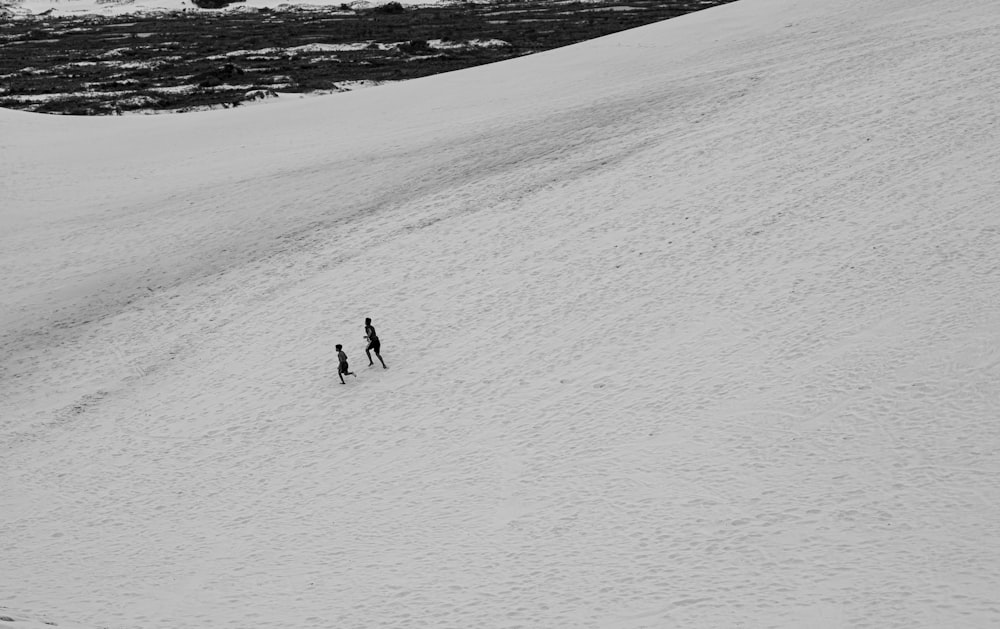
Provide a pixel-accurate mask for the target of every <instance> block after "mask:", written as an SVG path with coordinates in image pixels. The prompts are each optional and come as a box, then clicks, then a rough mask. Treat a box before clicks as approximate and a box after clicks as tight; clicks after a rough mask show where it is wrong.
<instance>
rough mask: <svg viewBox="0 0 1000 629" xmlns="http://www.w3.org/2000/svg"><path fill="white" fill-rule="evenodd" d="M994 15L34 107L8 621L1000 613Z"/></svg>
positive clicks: (780, 24) (21, 262)
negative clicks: (279, 90) (122, 112)
mask: <svg viewBox="0 0 1000 629" xmlns="http://www.w3.org/2000/svg"><path fill="white" fill-rule="evenodd" d="M998 48H1000V4H997V3H996V2H995V0H965V1H963V2H960V3H953V4H951V5H948V6H942V4H941V3H939V2H930V1H929V0H881V1H880V2H870V1H868V0H840V1H839V2H826V1H824V0H743V1H741V2H738V3H734V4H730V5H726V6H724V7H719V8H715V9H710V10H707V11H704V12H699V13H696V14H691V15H687V16H685V17H682V18H678V19H676V20H671V21H668V22H665V23H661V24H657V25H652V26H649V27H645V28H642V29H637V30H633V31H629V32H626V33H621V34H618V35H615V36H611V37H607V38H603V39H599V40H595V41H592V42H588V43H585V44H581V45H577V46H572V47H568V48H564V49H560V50H555V51H551V52H548V53H544V54H539V55H534V56H531V57H524V58H520V59H517V60H514V61H510V62H505V63H501V64H495V65H490V66H485V67H480V68H476V69H472V70H467V71H462V72H456V73H451V74H446V75H440V76H435V77H430V78H427V79H421V80H417V81H410V82H406V83H401V84H395V85H391V86H386V87H381V88H377V89H372V90H365V91H359V92H353V93H347V94H342V95H337V96H331V97H324V98H316V99H308V100H289V101H285V100H282V101H281V102H278V103H276V104H274V105H270V106H262V107H256V108H250V109H246V110H240V109H238V110H230V111H219V112H206V113H199V114H190V115H182V116H157V117H148V118H147V117H141V118H140V117H136V118H128V117H125V118H103V119H76V118H66V117H44V116H39V115H31V114H24V113H17V112H11V111H0V160H2V163H0V172H3V173H4V175H3V177H4V178H3V181H2V184H0V185H2V186H3V190H2V197H3V199H4V203H3V204H2V209H0V225H2V229H0V294H2V295H3V296H4V301H3V310H2V311H0V357H2V361H3V362H2V363H0V442H2V444H3V448H4V450H3V455H2V457H0V474H2V483H0V514H2V515H0V549H2V552H3V570H0V592H2V593H3V594H2V596H3V597H5V598H3V599H0V605H2V606H5V607H6V608H7V609H9V610H16V614H15V612H14V611H11V612H10V615H9V617H11V618H14V617H15V616H17V618H23V619H25V620H24V621H23V622H22V621H17V622H11V623H7V624H9V625H10V626H12V627H18V626H19V625H18V622H22V624H23V626H28V625H27V624H24V623H27V622H36V621H37V622H43V621H53V622H57V623H60V624H62V625H63V626H74V625H73V624H72V623H81V624H80V625H79V626H90V627H98V626H99V627H115V628H117V627H129V628H133V627H141V628H164V629H166V628H171V629H173V628H176V627H212V628H223V627H226V628H232V629H242V628H245V627H253V626H261V627H263V626H271V627H274V626H281V627H296V628H302V627H338V628H342V627H407V628H410V627H421V626H426V627H454V628H462V629H468V628H470V627H552V628H556V627H558V628H566V627H596V628H602V629H604V628H607V629H626V628H628V629H631V628H639V627H656V628H659V627H683V628H692V627H704V628H736V627H744V628H757V627H788V628H804V627H809V628H817V627H872V628H878V629H884V628H887V627H905V628H914V627H927V628H943V627H963V628H970V627H974V628H988V627H997V626H1000V587H998V584H1000V422H998V415H1000V308H998V304H1000V261H998V257H997V251H998V249H1000V213H998V205H997V199H998V198H1000V180H998V177H997V173H998V172H1000V109H998V108H997V107H996V103H995V95H996V94H998V93H1000V66H998V64H996V63H993V62H992V57H993V56H994V51H996V50H997V49H998ZM366 316H370V317H372V318H373V319H374V323H375V326H376V327H377V329H378V330H379V332H380V335H381V337H382V341H383V356H384V357H385V359H386V362H387V363H388V365H389V369H388V370H382V369H380V368H373V369H369V368H368V367H367V364H366V363H367V360H366V358H365V356H364V351H363V347H364V345H363V339H362V335H363V330H362V327H363V319H364V317H366ZM335 343H343V344H344V345H345V349H346V351H347V353H348V354H349V356H350V359H351V364H352V367H353V368H354V370H355V371H357V372H358V375H357V378H350V377H349V379H348V382H347V384H346V385H341V384H340V383H339V381H338V380H337V377H336V371H335V370H336V365H335V362H336V361H335V358H334V352H333V346H334V344H335ZM3 613H5V610H3V609H0V615H3ZM5 622H6V621H0V627H6V626H7V624H5Z"/></svg>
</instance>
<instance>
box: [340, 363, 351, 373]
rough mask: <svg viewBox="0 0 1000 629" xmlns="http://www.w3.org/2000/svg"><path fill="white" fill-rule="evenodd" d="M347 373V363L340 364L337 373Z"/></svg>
mask: <svg viewBox="0 0 1000 629" xmlns="http://www.w3.org/2000/svg"><path fill="white" fill-rule="evenodd" d="M348 371H349V370H348V368H347V363H340V369H338V372H339V373H347V372H348Z"/></svg>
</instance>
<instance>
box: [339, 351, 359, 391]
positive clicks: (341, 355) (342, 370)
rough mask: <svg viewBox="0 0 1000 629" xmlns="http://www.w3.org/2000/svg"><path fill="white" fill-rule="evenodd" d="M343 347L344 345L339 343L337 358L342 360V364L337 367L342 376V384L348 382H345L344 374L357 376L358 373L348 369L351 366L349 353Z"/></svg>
mask: <svg viewBox="0 0 1000 629" xmlns="http://www.w3.org/2000/svg"><path fill="white" fill-rule="evenodd" d="M342 348H343V346H342V345H341V344H339V343H338V344H337V358H338V359H339V360H340V366H339V367H337V375H338V376H340V384H347V383H346V382H344V376H354V377H355V378H357V377H358V374H356V373H352V372H350V371H348V369H349V367H348V366H347V354H345V353H344V350H343V349H342Z"/></svg>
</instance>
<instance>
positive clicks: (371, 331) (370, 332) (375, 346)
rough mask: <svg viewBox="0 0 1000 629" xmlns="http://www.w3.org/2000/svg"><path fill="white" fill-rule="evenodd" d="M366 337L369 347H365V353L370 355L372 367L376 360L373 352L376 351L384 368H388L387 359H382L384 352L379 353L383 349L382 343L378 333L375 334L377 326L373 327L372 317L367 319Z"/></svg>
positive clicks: (369, 359)
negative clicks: (373, 358) (373, 357)
mask: <svg viewBox="0 0 1000 629" xmlns="http://www.w3.org/2000/svg"><path fill="white" fill-rule="evenodd" d="M365 338H366V339H368V347H366V348H365V354H367V356H368V366H369V367H371V366H372V365H374V364H375V361H373V360H372V352H375V356H376V357H377V358H378V361H379V362H380V363H382V369H388V367H386V366H385V361H384V360H382V354H380V353H379V350H381V349H382V343H381V342H379V340H378V335H377V334H375V328H374V327H372V320H371V317H369V318H367V319H365Z"/></svg>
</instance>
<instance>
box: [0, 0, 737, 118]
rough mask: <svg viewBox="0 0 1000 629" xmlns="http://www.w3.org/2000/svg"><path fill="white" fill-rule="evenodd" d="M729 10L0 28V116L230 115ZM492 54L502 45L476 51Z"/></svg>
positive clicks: (393, 14)
mask: <svg viewBox="0 0 1000 629" xmlns="http://www.w3.org/2000/svg"><path fill="white" fill-rule="evenodd" d="M229 1H230V0H198V4H199V5H200V6H224V5H225V4H228V3H229ZM732 1H734V0H696V1H691V2H685V1H677V2H663V1H654V0H635V1H629V2H627V3H621V2H606V1H603V0H598V1H596V2H586V3H584V2H551V1H541V0H524V1H509V2H503V3H494V4H459V5H447V6H433V7H404V6H402V5H400V4H399V3H396V2H390V3H389V4H386V5H383V6H381V7H378V8H375V9H366V10H352V9H350V8H349V7H348V6H346V5H341V7H340V8H339V9H333V8H331V9H314V8H310V9H294V8H291V9H287V10H277V9H260V10H252V9H244V10H239V11H225V12H220V11H210V10H209V11H206V10H190V11H184V12H175V13H162V14H154V15H131V16H121V17H100V16H71V17H51V16H39V17H36V18H33V19H23V20H10V21H5V22H2V23H0V107H8V108H12V109H23V110H29V111H38V112H45V113H58V114H90V115H92V114H113V113H122V112H125V111H130V110H163V111H185V110H190V109H194V108H200V107H206V106H215V107H233V106H238V105H239V104H241V103H244V102H247V101H249V100H254V99H256V98H261V97H265V96H267V95H273V94H275V93H276V92H300V93H301V92H312V91H317V90H330V91H336V90H339V89H343V85H345V84H346V85H350V84H351V83H353V82H357V81H376V82H383V81H399V80H404V79H413V78H417V77H421V76H428V75H431V74H437V73H440V72H448V71H451V70H459V69H461V68H468V67H471V66H477V65H482V64H485V63H492V62H494V61H502V60H504V59H509V58H511V57H516V56H520V55H526V54H531V53H534V52H539V51H543V50H549V49H551V48H557V47H559V46H566V45H569V44H573V43H577V42H580V41H584V40H588V39H594V38H596V37H600V36H603V35H608V34H611V33H615V32H618V31H622V30H626V29H629V28H635V27H638V26H642V25H645V24H650V23H653V22H657V21H660V20H664V19H668V18H671V17H676V16H678V15H683V14H685V13H690V12H692V11H696V10H699V9H705V8H708V7H711V6H715V5H719V4H726V3H727V2H732ZM206 2H207V3H211V5H209V4H206ZM493 40H497V41H499V42H501V43H494V45H484V44H483V42H487V41H493ZM477 42H478V43H477ZM310 45H311V46H310ZM330 45H343V46H344V49H336V50H331V49H330ZM351 45H353V46H351Z"/></svg>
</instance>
